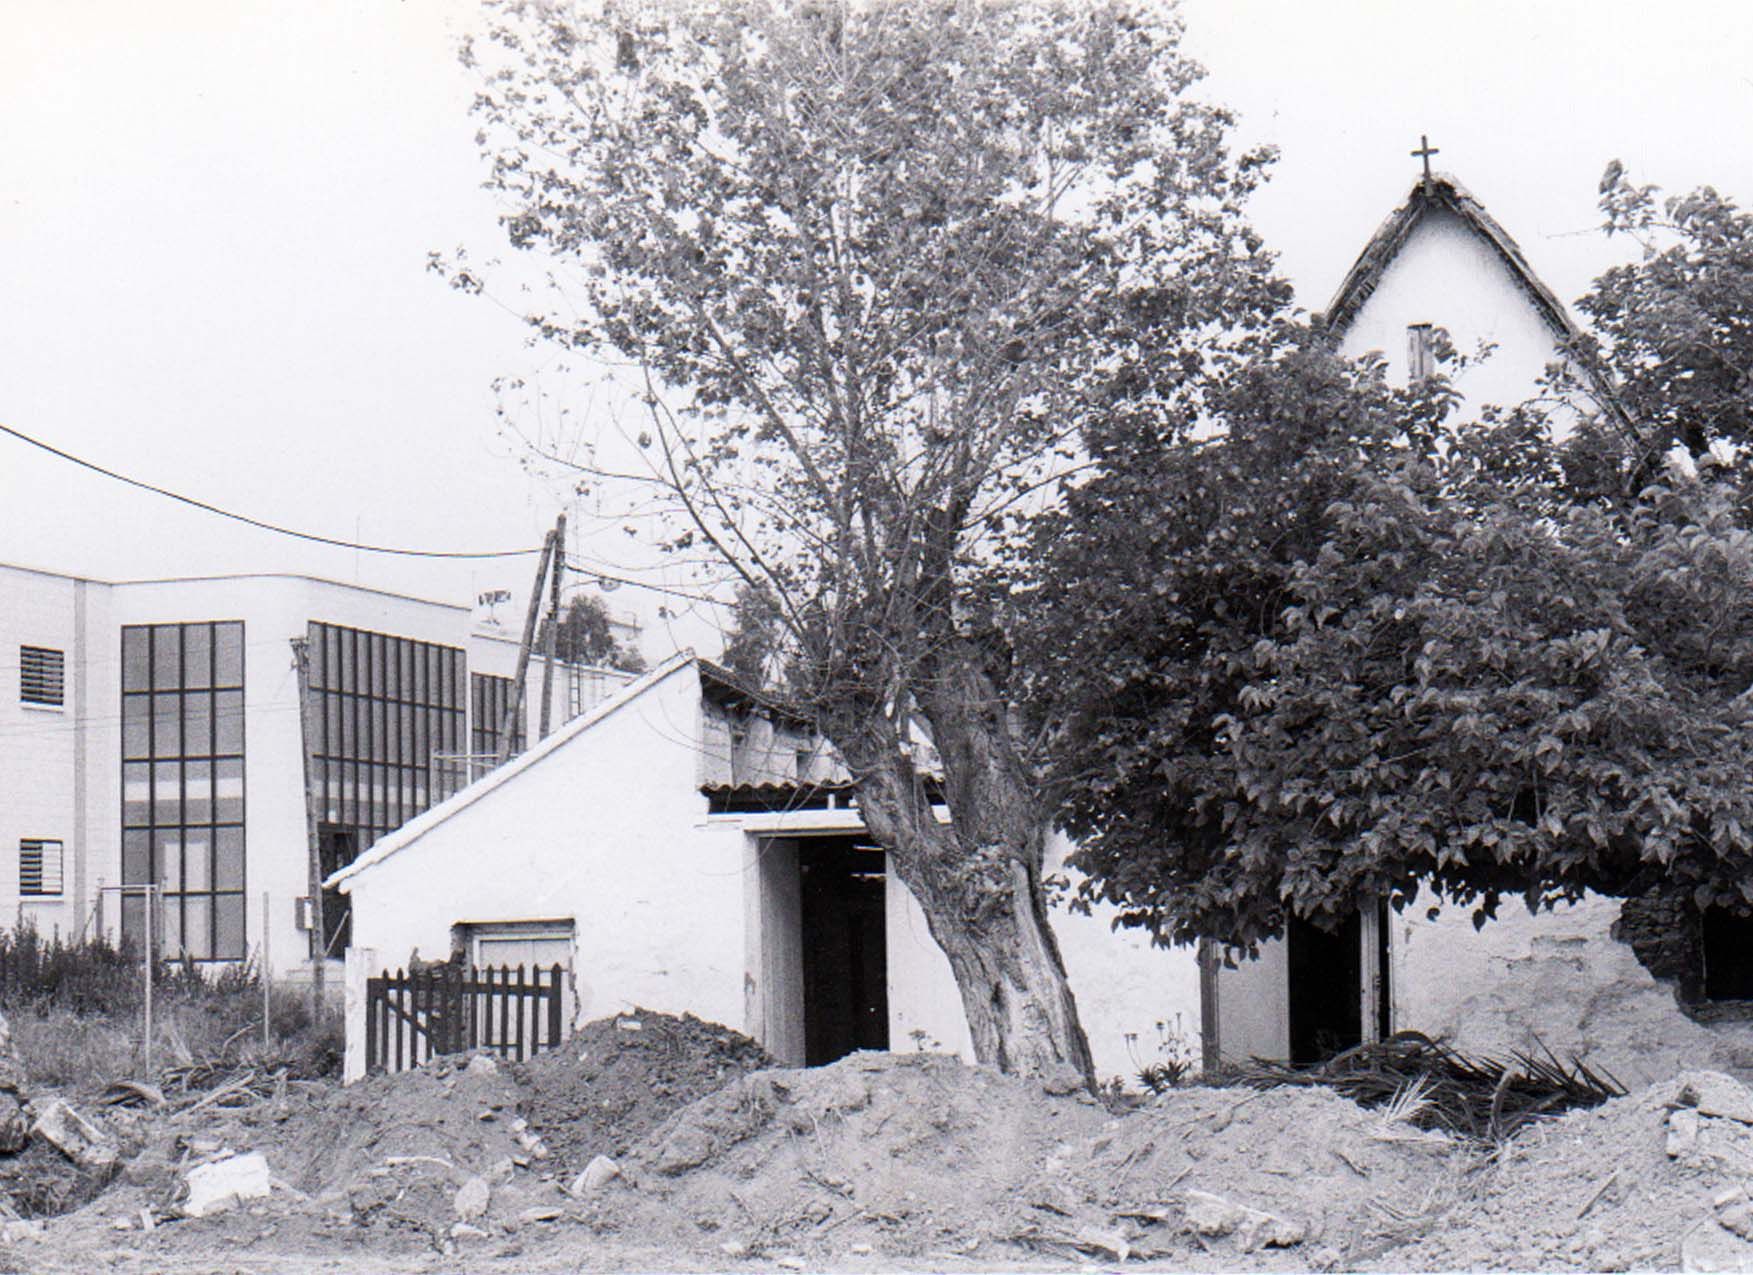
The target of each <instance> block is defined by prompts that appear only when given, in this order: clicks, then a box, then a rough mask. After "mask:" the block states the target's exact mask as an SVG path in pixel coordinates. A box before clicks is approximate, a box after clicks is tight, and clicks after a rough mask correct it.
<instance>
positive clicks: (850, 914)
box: [797, 837, 889, 1067]
mask: <svg viewBox="0 0 1753 1275" xmlns="http://www.w3.org/2000/svg"><path fill="white" fill-rule="evenodd" d="M797 847H798V848H797V879H798V914H799V915H798V920H799V931H800V932H799V939H800V946H801V947H802V970H801V973H802V983H803V1036H804V1065H805V1066H809V1067H819V1066H821V1065H822V1064H824V1063H831V1062H833V1061H834V1060H835V1059H837V1058H844V1057H845V1056H846V1055H847V1054H850V1053H852V1052H853V1051H854V1050H859V1049H887V1048H888V1047H889V970H888V939H887V936H886V934H885V924H886V912H885V907H884V901H883V895H884V893H885V888H886V884H887V882H886V880H885V872H884V856H883V853H882V851H881V850H879V849H876V848H875V847H867V846H866V845H865V844H864V843H861V842H859V841H857V840H855V839H854V838H850V837H832V838H829V837H810V838H803V839H800V840H799V841H798V843H797Z"/></svg>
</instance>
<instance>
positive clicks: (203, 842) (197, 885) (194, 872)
mask: <svg viewBox="0 0 1753 1275" xmlns="http://www.w3.org/2000/svg"><path fill="white" fill-rule="evenodd" d="M212 835H213V834H212V833H210V832H208V831H207V829H205V828H191V829H190V830H189V833H188V835H187V836H185V837H184V838H183V889H185V890H211V889H212V888H213V841H212Z"/></svg>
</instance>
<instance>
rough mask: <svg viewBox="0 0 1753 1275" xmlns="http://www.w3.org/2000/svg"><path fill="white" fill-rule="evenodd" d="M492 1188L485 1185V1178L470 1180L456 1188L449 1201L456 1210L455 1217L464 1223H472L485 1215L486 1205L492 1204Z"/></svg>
mask: <svg viewBox="0 0 1753 1275" xmlns="http://www.w3.org/2000/svg"><path fill="white" fill-rule="evenodd" d="M492 1199H493V1188H492V1187H490V1186H488V1185H487V1179H485V1178H470V1179H469V1180H468V1181H467V1182H465V1183H463V1184H462V1185H461V1186H459V1187H458V1188H457V1193H456V1195H455V1196H453V1197H452V1199H451V1204H452V1205H453V1206H454V1207H455V1208H456V1212H457V1216H458V1217H459V1218H461V1219H462V1220H463V1221H465V1222H473V1221H474V1220H475V1219H476V1218H479V1217H483V1216H485V1215H486V1213H487V1205H488V1204H489V1203H491V1202H492Z"/></svg>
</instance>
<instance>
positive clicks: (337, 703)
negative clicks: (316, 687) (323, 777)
mask: <svg viewBox="0 0 1753 1275" xmlns="http://www.w3.org/2000/svg"><path fill="white" fill-rule="evenodd" d="M323 718H324V729H323V738H322V743H321V745H320V748H321V751H322V753H323V755H324V756H325V757H339V756H340V755H341V697H340V696H339V695H333V694H330V695H325V696H323Z"/></svg>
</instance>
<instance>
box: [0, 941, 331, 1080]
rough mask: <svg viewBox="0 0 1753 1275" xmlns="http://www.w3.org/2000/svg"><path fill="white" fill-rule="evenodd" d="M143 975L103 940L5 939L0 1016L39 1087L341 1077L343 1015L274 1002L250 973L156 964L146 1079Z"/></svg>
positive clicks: (136, 961) (301, 997)
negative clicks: (247, 1070) (271, 1073)
mask: <svg viewBox="0 0 1753 1275" xmlns="http://www.w3.org/2000/svg"><path fill="white" fill-rule="evenodd" d="M143 974H144V971H143V967H142V964H141V961H140V958H139V956H138V955H137V954H135V953H134V952H132V951H130V950H128V949H126V948H118V947H115V946H113V945H111V944H110V943H108V942H106V941H104V940H102V939H86V940H81V941H78V942H68V941H65V940H63V939H61V938H60V937H59V936H58V935H57V936H53V937H51V938H48V939H44V938H43V937H42V936H41V935H40V934H38V933H37V932H36V930H35V929H34V927H32V926H31V925H30V923H29V922H28V921H27V922H25V923H23V924H19V925H14V926H13V927H12V928H11V929H10V930H7V929H0V1011H3V1012H4V1013H5V1015H6V1018H7V1020H8V1022H9V1023H10V1025H11V1028H12V1045H13V1049H14V1050H15V1052H16V1053H17V1055H18V1058H19V1060H20V1062H22V1063H23V1065H24V1068H25V1072H26V1075H27V1076H28V1077H29V1078H30V1080H31V1081H32V1082H34V1083H35V1084H37V1085H44V1086H53V1087H56V1088H69V1089H94V1088H95V1089H101V1088H102V1087H104V1086H105V1085H108V1084H110V1083H112V1082H113V1081H117V1080H151V1081H155V1082H156V1081H160V1080H162V1079H163V1078H164V1077H166V1076H167V1075H175V1076H176V1077H177V1079H178V1081H179V1083H180V1084H181V1085H189V1084H191V1083H194V1084H198V1083H199V1079H200V1078H201V1077H204V1076H211V1077H213V1078H214V1079H217V1078H219V1077H221V1076H223V1075H224V1074H226V1073H227V1072H229V1071H232V1070H235V1069H237V1068H240V1067H255V1068H259V1069H262V1070H281V1069H284V1070H286V1071H287V1073H288V1074H289V1075H291V1076H294V1077H318V1076H327V1075H331V1074H334V1073H335V1072H337V1071H339V1069H340V1061H341V1052H342V1025H341V1015H340V1012H339V1011H338V1010H337V1009H330V1010H328V1011H327V1012H324V1013H323V1014H321V1015H319V1016H318V1017H316V1018H313V1017H312V1015H311V1007H310V1002H309V998H308V996H307V994H306V993H305V992H304V991H303V990H302V989H297V988H290V987H274V988H272V989H270V992H269V1006H268V1031H267V1034H266V1037H265V1038H264V1034H263V1030H262V982H261V975H260V972H259V971H258V970H257V969H256V968H255V967H254V965H253V964H252V963H249V962H245V963H241V964H238V965H227V966H221V967H218V968H211V967H206V968H204V967H201V966H197V965H195V964H193V963H192V962H174V961H160V962H159V963H158V965H157V967H156V968H155V970H154V981H153V1007H152V1009H153V1022H152V1062H153V1072H154V1074H153V1075H147V1074H145V1068H144V1057H145V1051H144V1049H143V1043H144V1042H143V1033H144V1027H145V1023H144V1014H143V1010H144V1006H145V999H146V992H145V981H144V977H143Z"/></svg>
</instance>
